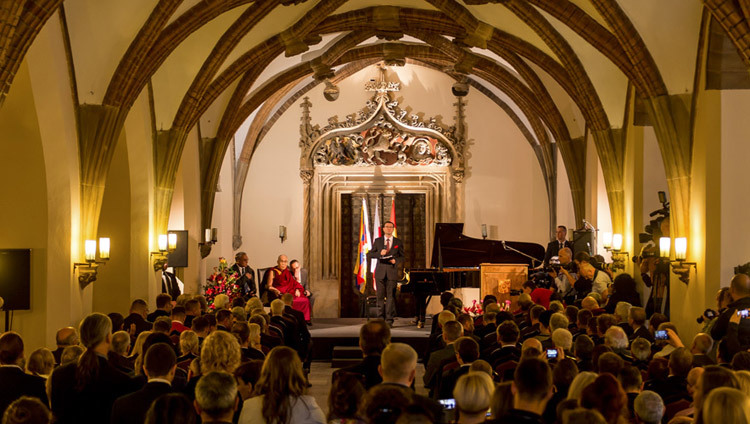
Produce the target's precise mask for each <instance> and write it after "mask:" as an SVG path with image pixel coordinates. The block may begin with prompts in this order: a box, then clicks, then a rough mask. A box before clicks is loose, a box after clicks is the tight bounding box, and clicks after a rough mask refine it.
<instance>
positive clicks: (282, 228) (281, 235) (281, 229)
mask: <svg viewBox="0 0 750 424" xmlns="http://www.w3.org/2000/svg"><path fill="white" fill-rule="evenodd" d="M279 239H281V242H282V243H283V242H284V240H286V227H285V226H283V225H279Z"/></svg>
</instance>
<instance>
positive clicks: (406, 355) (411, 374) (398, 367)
mask: <svg viewBox="0 0 750 424" xmlns="http://www.w3.org/2000/svg"><path fill="white" fill-rule="evenodd" d="M451 322H455V321H451ZM460 325H461V324H459V326H460ZM378 372H380V375H381V376H382V377H383V382H382V383H380V384H383V385H394V386H400V387H405V388H411V387H412V384H413V383H414V379H415V378H416V376H417V352H416V351H415V350H414V349H413V348H412V347H411V346H409V345H408V344H405V343H391V344H389V345H388V346H386V347H385V349H383V353H382V354H381V355H380V366H379V367H378ZM412 399H413V402H414V403H415V404H417V405H419V406H421V407H423V408H424V409H425V410H427V411H429V412H430V413H431V415H432V417H433V418H434V421H433V422H437V423H441V422H444V420H443V407H442V406H441V405H440V404H439V403H437V402H435V401H434V400H432V399H430V398H427V397H425V396H422V395H418V394H416V393H415V394H414V397H413V398H412Z"/></svg>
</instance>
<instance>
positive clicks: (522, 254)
mask: <svg viewBox="0 0 750 424" xmlns="http://www.w3.org/2000/svg"><path fill="white" fill-rule="evenodd" d="M502 243H503V249H505V250H510V251H511V252H516V253H518V254H519V255H521V256H525V257H527V258H529V259H531V267H532V268H534V261H537V262H539V265H541V264H542V262H544V261H540V260H539V259H537V258H535V257H533V256H531V255H527V254H526V253H524V252H521V251H520V250H518V249H515V248H513V247H510V246H508V245H506V244H505V241H503V242H502Z"/></svg>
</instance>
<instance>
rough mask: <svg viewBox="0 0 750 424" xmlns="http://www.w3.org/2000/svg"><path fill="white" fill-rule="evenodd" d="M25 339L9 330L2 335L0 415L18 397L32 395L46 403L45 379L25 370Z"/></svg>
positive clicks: (0, 346)
mask: <svg viewBox="0 0 750 424" xmlns="http://www.w3.org/2000/svg"><path fill="white" fill-rule="evenodd" d="M23 362H24V350H23V339H21V336H20V335H19V334H18V333H14V332H12V331H8V332H6V333H3V334H2V335H1V336H0V416H2V413H3V411H5V409H6V408H7V407H8V405H10V404H11V403H12V402H13V401H15V400H16V399H18V398H20V397H22V396H31V397H34V398H37V399H39V400H40V401H42V403H44V404H45V405H46V404H47V403H48V402H47V393H46V390H45V379H44V378H42V377H39V376H35V375H29V374H26V373H24V371H23V368H22V366H23Z"/></svg>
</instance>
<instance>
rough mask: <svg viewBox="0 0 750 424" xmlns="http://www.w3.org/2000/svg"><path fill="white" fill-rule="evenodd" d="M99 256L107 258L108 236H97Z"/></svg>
mask: <svg viewBox="0 0 750 424" xmlns="http://www.w3.org/2000/svg"><path fill="white" fill-rule="evenodd" d="M99 258H101V259H109V237H100V238H99Z"/></svg>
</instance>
